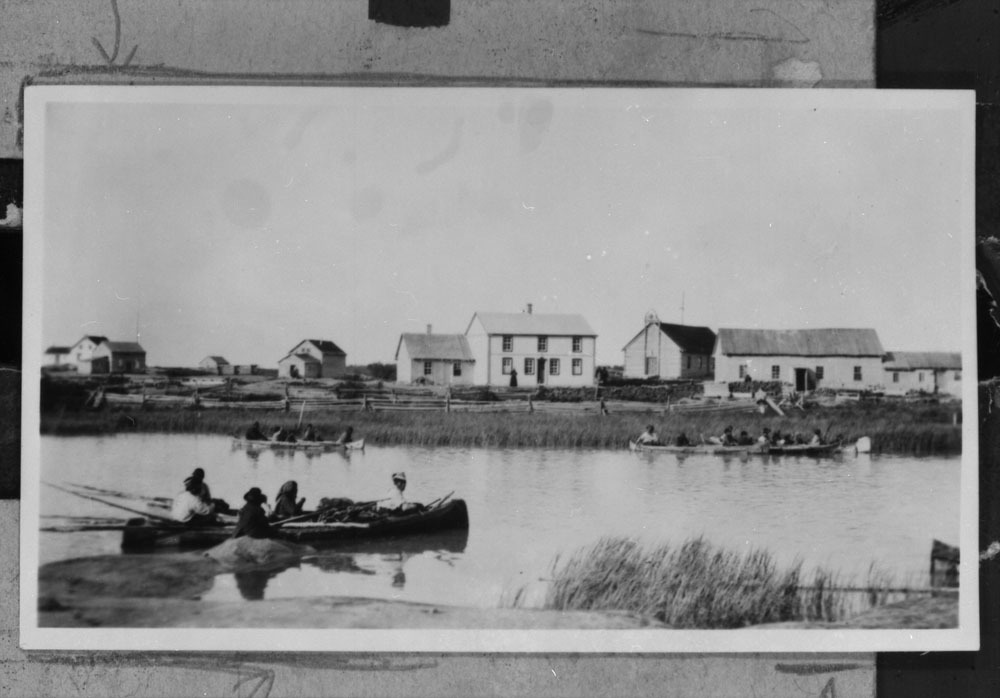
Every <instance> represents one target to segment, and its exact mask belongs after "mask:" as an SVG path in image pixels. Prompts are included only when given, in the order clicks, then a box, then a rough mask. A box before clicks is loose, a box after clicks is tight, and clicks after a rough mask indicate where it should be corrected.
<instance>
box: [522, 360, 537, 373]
mask: <svg viewBox="0 0 1000 698" xmlns="http://www.w3.org/2000/svg"><path fill="white" fill-rule="evenodd" d="M524 375H526V376H533V375H535V360H534V359H525V360H524Z"/></svg>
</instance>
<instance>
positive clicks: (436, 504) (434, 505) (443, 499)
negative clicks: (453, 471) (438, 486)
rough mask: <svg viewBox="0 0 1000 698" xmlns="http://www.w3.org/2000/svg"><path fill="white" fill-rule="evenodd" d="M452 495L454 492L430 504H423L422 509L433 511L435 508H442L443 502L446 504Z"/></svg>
mask: <svg viewBox="0 0 1000 698" xmlns="http://www.w3.org/2000/svg"><path fill="white" fill-rule="evenodd" d="M453 494H455V490H452V491H451V492H449V493H448V494H446V495H445V496H443V497H438V498H437V499H435V500H434V501H433V502H431V503H430V504H425V505H424V509H433V508H434V507H436V506H443V505H444V503H445V502H447V501H448V500H449V499H451V495H453Z"/></svg>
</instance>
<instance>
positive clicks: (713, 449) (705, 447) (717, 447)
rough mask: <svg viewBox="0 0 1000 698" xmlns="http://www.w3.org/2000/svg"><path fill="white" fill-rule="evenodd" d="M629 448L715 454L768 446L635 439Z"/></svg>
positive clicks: (758, 450)
mask: <svg viewBox="0 0 1000 698" xmlns="http://www.w3.org/2000/svg"><path fill="white" fill-rule="evenodd" d="M628 447H629V450H631V451H656V452H661V451H662V452H664V453H710V454H714V455H725V454H727V453H732V454H736V455H738V454H741V453H758V454H764V453H767V450H766V447H763V446H760V445H758V444H753V445H749V446H722V445H721V444H695V445H691V446H670V445H666V444H663V445H658V446H654V445H649V444H640V443H637V442H635V441H629V442H628Z"/></svg>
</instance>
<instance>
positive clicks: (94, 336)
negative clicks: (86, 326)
mask: <svg viewBox="0 0 1000 698" xmlns="http://www.w3.org/2000/svg"><path fill="white" fill-rule="evenodd" d="M87 339H89V340H90V341H91V342H92V343H93V344H95V345H99V344H102V343H104V342H106V341H108V338H107V337H103V336H101V335H99V334H85V335H83V336H82V337H80V339H78V340H77V341H76V344H74V345H73V347H75V346H76V345H77V344H79V343H80V342H82V341H84V340H87ZM73 347H70V349H72V348H73Z"/></svg>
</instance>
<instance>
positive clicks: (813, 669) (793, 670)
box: [774, 664, 868, 676]
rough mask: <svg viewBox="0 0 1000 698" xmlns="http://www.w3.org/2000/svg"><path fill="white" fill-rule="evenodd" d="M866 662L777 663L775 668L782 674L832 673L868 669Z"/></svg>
mask: <svg viewBox="0 0 1000 698" xmlns="http://www.w3.org/2000/svg"><path fill="white" fill-rule="evenodd" d="M867 668H868V666H867V665H865V664H775V665H774V670H775V671H777V672H780V673H782V674H797V675H799V676H809V675H812V674H832V673H834V672H837V671H854V670H855V669H867Z"/></svg>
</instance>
